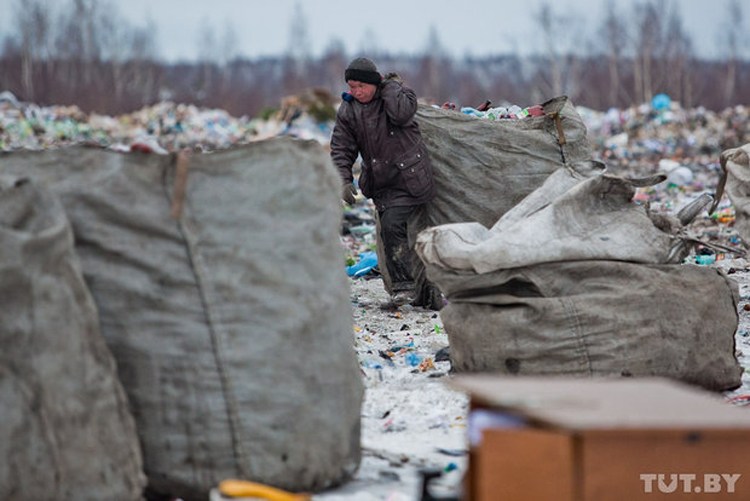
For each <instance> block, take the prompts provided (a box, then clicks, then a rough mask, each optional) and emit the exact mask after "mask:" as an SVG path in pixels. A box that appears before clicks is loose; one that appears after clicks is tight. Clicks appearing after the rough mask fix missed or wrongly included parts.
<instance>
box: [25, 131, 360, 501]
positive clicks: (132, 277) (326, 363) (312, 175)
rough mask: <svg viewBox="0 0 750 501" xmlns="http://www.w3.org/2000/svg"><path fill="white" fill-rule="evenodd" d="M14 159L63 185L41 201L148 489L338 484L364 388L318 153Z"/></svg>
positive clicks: (294, 147) (296, 149)
mask: <svg viewBox="0 0 750 501" xmlns="http://www.w3.org/2000/svg"><path fill="white" fill-rule="evenodd" d="M23 158H24V160H23V162H21V161H19V162H18V166H19V167H22V168H23V169H26V170H28V169H29V168H30V167H34V169H33V170H34V172H35V174H36V175H42V176H46V177H50V178H54V177H59V173H60V172H63V173H64V176H63V178H62V179H60V180H59V181H58V182H55V183H54V189H55V190H56V191H57V192H58V193H60V196H61V199H62V201H63V203H64V205H65V210H66V212H67V213H68V215H69V217H70V219H71V220H72V222H73V227H74V231H75V236H76V240H77V250H78V252H79V254H80V256H81V260H82V264H83V270H84V275H85V277H86V279H87V281H88V283H89V285H90V287H91V290H92V293H93V295H94V298H95V300H96V302H97V305H98V307H99V312H100V318H101V325H102V332H103V334H104V336H105V338H106V339H107V341H108V343H109V345H110V346H111V349H112V352H113V354H114V355H115V357H116V359H117V362H118V365H119V369H120V378H121V380H122V382H123V385H124V386H125V388H126V390H127V392H128V394H129V397H130V399H131V401H132V404H133V407H134V414H135V417H136V421H137V424H138V431H139V434H140V438H141V442H142V444H143V451H144V462H145V471H146V474H147V476H148V479H149V488H150V489H151V490H152V491H155V492H157V493H163V494H170V495H172V496H176V497H181V498H183V499H187V500H192V499H206V497H207V495H208V491H209V489H210V488H211V487H214V486H215V485H216V484H217V483H218V482H219V481H221V480H222V479H225V478H230V477H232V478H234V477H240V478H245V479H250V480H253V481H257V482H263V483H267V484H272V485H275V486H278V487H282V488H286V489H290V490H306V491H315V490H320V489H324V488H327V487H330V486H332V485H335V484H338V483H340V482H343V481H345V480H346V479H348V478H349V477H350V476H351V475H352V474H353V472H354V471H355V470H356V468H357V466H358V464H359V460H360V442H359V437H360V408H361V401H362V396H363V386H362V381H361V375H360V371H359V367H358V363H357V360H356V355H355V352H354V349H353V339H352V311H351V304H350V301H349V285H348V281H347V278H346V275H345V273H344V266H343V257H344V253H343V249H342V248H341V244H340V240H339V228H340V221H341V206H340V204H339V190H340V184H341V182H340V180H339V179H338V177H337V176H338V174H337V173H336V171H335V169H334V168H333V166H332V164H331V162H330V158H329V156H328V154H327V153H326V152H325V151H324V150H323V148H321V147H320V146H319V145H318V144H317V143H314V142H303V141H297V140H293V139H290V138H283V139H274V140H269V141H263V142H258V143H253V144H251V145H248V146H246V147H242V148H237V149H234V150H228V151H222V152H217V153H213V154H206V155H194V156H192V158H190V160H189V162H188V164H184V163H183V164H180V162H178V163H177V164H173V162H172V160H170V158H168V157H162V156H149V155H135V154H131V155H121V154H116V153H110V152H105V151H97V150H87V149H78V148H77V149H72V150H65V151H57V152H47V153H44V154H43V155H41V156H32V155H27V156H25V157H23ZM179 165H188V169H187V172H188V175H187V184H186V189H185V192H184V197H181V196H180V190H179V186H180V184H181V183H180V179H181V177H180V176H179V175H177V172H178V171H181V168H180V167H179ZM181 198H182V199H183V200H184V203H183V206H182V210H181V211H179V213H180V215H179V218H178V219H173V218H172V217H171V215H170V213H171V211H172V210H173V209H175V207H178V206H179V204H178V203H177V204H175V202H179V200H180V199H181Z"/></svg>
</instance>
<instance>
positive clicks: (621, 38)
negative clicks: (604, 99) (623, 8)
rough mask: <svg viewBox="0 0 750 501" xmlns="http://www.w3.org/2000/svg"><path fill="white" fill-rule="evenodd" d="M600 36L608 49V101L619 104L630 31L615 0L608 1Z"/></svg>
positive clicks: (612, 104) (615, 104) (613, 104)
mask: <svg viewBox="0 0 750 501" xmlns="http://www.w3.org/2000/svg"><path fill="white" fill-rule="evenodd" d="M600 36H601V37H602V39H603V42H604V46H605V47H606V50H607V52H606V53H607V67H608V70H609V96H608V102H609V105H610V106H617V104H618V102H619V98H620V91H621V89H622V84H621V83H620V66H621V65H622V63H623V59H624V56H625V50H626V46H627V41H628V33H627V27H626V25H625V23H624V22H623V19H622V16H621V13H620V12H618V11H617V9H616V8H615V4H614V0H608V1H607V10H606V14H605V18H604V23H603V24H602V28H601V30H600Z"/></svg>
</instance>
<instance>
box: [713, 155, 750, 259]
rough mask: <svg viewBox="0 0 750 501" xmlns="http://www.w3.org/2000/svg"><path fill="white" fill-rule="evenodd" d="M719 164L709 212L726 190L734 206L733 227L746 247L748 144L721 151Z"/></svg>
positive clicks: (749, 231)
mask: <svg viewBox="0 0 750 501" xmlns="http://www.w3.org/2000/svg"><path fill="white" fill-rule="evenodd" d="M720 162H721V167H722V177H721V180H720V181H719V185H718V187H717V189H716V201H715V202H714V205H713V207H711V212H713V211H714V210H716V207H717V206H718V205H719V203H720V202H721V197H722V195H723V193H724V190H725V189H726V193H727V195H728V196H729V200H730V201H731V202H732V205H733V206H734V213H735V222H734V227H735V229H736V230H737V233H739V234H740V237H742V239H743V240H744V241H745V243H746V245H750V144H746V145H744V146H741V147H739V148H732V149H729V150H725V151H723V152H722V153H721V156H720Z"/></svg>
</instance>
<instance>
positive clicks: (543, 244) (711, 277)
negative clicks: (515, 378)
mask: <svg viewBox="0 0 750 501" xmlns="http://www.w3.org/2000/svg"><path fill="white" fill-rule="evenodd" d="M659 180H663V177H659V176H657V177H655V178H653V179H652V180H651V181H652V182H653V181H659ZM640 184H647V183H646V182H645V181H643V182H642V181H632V180H627V179H623V178H618V177H614V176H610V175H607V174H601V175H599V176H593V177H589V178H580V177H579V176H576V175H573V174H572V173H570V172H569V170H568V169H567V168H563V169H561V170H560V171H558V172H557V173H555V174H554V175H553V176H551V177H550V179H549V181H548V182H545V183H544V184H543V185H542V186H540V187H539V188H538V189H537V190H535V191H534V192H533V193H532V194H530V195H529V196H528V197H527V198H526V199H525V200H524V201H523V202H521V203H520V204H518V205H517V206H516V207H515V208H514V209H512V210H511V211H509V212H507V213H506V214H505V216H503V217H502V218H500V219H499V220H498V221H497V223H496V224H495V225H493V227H492V228H491V229H487V228H485V227H484V226H482V225H480V224H478V223H457V224H452V225H443V226H437V227H434V228H429V229H427V230H425V231H423V232H422V233H420V234H419V237H418V241H417V246H416V250H417V252H418V254H419V256H420V257H421V258H422V260H423V261H424V262H425V265H426V267H427V275H428V277H429V279H430V280H432V281H434V282H435V283H436V284H437V285H438V286H439V287H440V289H441V290H442V291H443V292H444V293H445V294H446V296H447V297H448V299H449V301H450V304H449V305H448V306H447V307H445V308H444V309H443V310H442V311H441V318H442V319H443V323H444V325H445V328H446V332H447V333H448V336H449V340H450V344H451V361H452V362H453V368H454V369H455V370H457V371H500V372H506V373H511V374H568V375H573V374H577V375H582V376H583V375H613V374H622V375H633V376H647V375H651V376H665V377H672V378H675V379H680V380H683V381H687V382H689V383H694V384H698V385H701V386H704V387H706V388H710V389H714V390H717V389H727V388H731V387H736V386H738V385H739V384H740V374H741V369H740V366H739V365H738V363H737V360H736V359H735V352H734V333H735V331H736V329H737V323H738V319H737V311H736V305H737V300H738V293H737V286H736V284H735V283H734V282H733V281H732V280H731V279H728V278H727V277H726V276H724V275H723V274H721V273H720V272H718V271H715V270H712V269H702V268H696V267H692V266H681V265H680V264H679V263H680V262H682V260H683V259H684V257H685V256H686V255H687V254H688V253H689V250H690V246H689V241H688V239H687V237H686V233H685V231H684V225H685V224H686V223H689V221H691V220H692V218H693V217H694V216H695V215H696V214H697V212H698V211H699V210H700V209H702V208H703V207H704V206H705V205H706V204H707V203H708V202H709V201H710V197H708V196H706V197H699V198H698V199H696V200H695V202H693V203H691V204H689V205H688V206H687V207H685V208H683V209H682V210H680V212H679V213H678V214H677V217H671V216H666V215H660V214H652V213H650V212H649V211H648V210H647V209H646V208H645V207H643V206H640V205H637V204H635V203H633V202H632V197H633V195H634V194H635V186H636V185H640ZM566 187H567V189H566Z"/></svg>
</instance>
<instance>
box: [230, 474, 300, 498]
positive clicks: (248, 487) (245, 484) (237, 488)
mask: <svg viewBox="0 0 750 501" xmlns="http://www.w3.org/2000/svg"><path fill="white" fill-rule="evenodd" d="M219 492H220V493H221V495H222V496H229V497H233V498H241V497H246V498H249V497H255V498H260V499H267V500H268V501H310V499H311V498H310V495H309V494H295V493H293V492H288V491H284V490H281V489H277V488H276V487H271V486H270V485H265V484H259V483H258V482H250V481H248V480H234V479H229V480H222V481H221V482H219Z"/></svg>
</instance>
